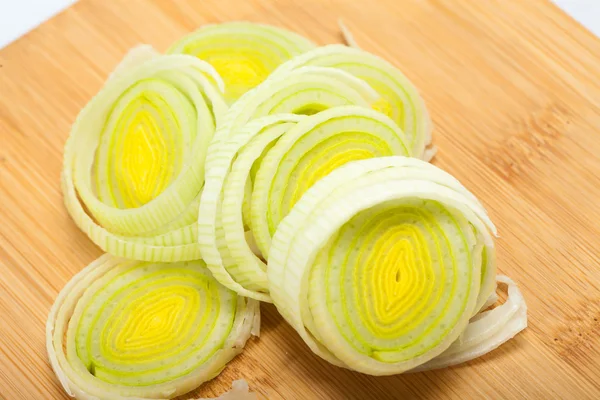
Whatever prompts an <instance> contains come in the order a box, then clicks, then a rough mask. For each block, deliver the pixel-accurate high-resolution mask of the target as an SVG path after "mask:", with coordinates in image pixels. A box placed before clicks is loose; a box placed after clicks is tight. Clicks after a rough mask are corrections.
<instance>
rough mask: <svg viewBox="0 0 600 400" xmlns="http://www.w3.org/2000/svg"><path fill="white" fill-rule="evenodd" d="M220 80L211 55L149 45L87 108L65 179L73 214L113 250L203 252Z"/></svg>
mask: <svg viewBox="0 0 600 400" xmlns="http://www.w3.org/2000/svg"><path fill="white" fill-rule="evenodd" d="M212 82H217V86H215V85H214V84H213V83H212ZM220 86H222V82H220V78H219V76H218V74H216V72H215V71H214V69H213V68H212V67H211V66H210V65H209V64H207V63H206V62H203V61H201V60H198V59H197V58H195V57H191V56H186V55H169V56H161V55H158V54H157V53H156V52H154V51H153V50H152V49H151V48H149V47H148V46H144V47H140V48H136V49H134V50H133V51H132V52H131V53H130V54H129V55H128V56H127V57H126V58H125V59H124V61H123V62H122V63H121V65H119V66H118V67H117V69H116V70H115V72H114V73H113V74H112V75H111V77H110V79H109V80H108V81H107V83H106V84H105V86H104V87H103V88H102V89H101V90H100V92H99V93H98V94H97V95H96V97H94V99H92V101H90V103H89V104H88V105H87V106H86V107H85V108H84V109H83V110H82V111H81V113H80V114H79V116H78V117H77V120H76V122H75V124H74V125H73V128H72V131H71V135H70V137H69V139H68V141H67V144H66V146H65V154H64V169H63V174H62V186H63V192H64V197H65V204H66V206H67V209H68V210H69V212H70V214H71V216H72V217H73V219H74V220H75V222H76V223H77V225H78V226H79V227H80V228H81V229H82V230H83V231H84V232H85V233H86V234H88V236H89V237H90V238H91V239H92V240H93V241H94V242H95V243H96V244H97V245H98V246H100V247H101V248H102V249H103V250H105V251H106V252H108V253H111V254H114V255H118V256H123V257H126V258H130V259H137V260H144V261H165V262H170V261H181V260H193V259H198V258H200V251H199V247H198V245H197V223H196V221H197V215H198V213H197V208H198V203H199V201H200V197H199V196H200V190H201V188H202V186H203V184H204V160H205V157H206V152H207V148H208V144H209V143H210V141H211V139H212V137H213V135H214V132H215V130H216V125H217V124H218V123H219V122H220V120H221V118H222V117H223V116H224V115H225V112H226V110H227V106H226V104H225V102H224V100H223V97H222V95H221V92H220V89H219V87H220Z"/></svg>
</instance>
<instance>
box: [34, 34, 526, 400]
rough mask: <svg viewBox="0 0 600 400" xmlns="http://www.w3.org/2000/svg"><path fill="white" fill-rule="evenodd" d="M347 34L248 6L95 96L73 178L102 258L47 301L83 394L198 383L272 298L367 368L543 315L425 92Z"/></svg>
mask: <svg viewBox="0 0 600 400" xmlns="http://www.w3.org/2000/svg"><path fill="white" fill-rule="evenodd" d="M342 29H343V33H344V36H345V37H346V39H347V42H348V44H349V46H345V45H327V46H323V47H317V46H316V45H315V44H313V43H312V42H311V41H309V40H308V39H305V38H304V37H302V36H300V35H298V34H296V33H293V32H289V31H287V30H284V29H281V28H276V27H272V26H267V25H260V24H254V23H249V22H231V23H223V24H216V25H209V26H206V27H203V28H201V29H199V30H198V31H196V32H194V33H192V34H190V35H188V36H186V37H184V38H182V39H180V40H179V41H177V42H176V43H175V44H173V45H172V47H171V48H170V49H169V50H168V51H167V54H160V53H158V52H157V51H155V50H154V49H152V48H151V47H150V46H140V47H137V48H134V49H133V50H131V51H130V52H129V54H128V55H127V56H126V57H125V59H124V60H123V61H122V62H121V64H119V65H118V66H117V68H116V69H115V71H114V72H113V73H112V74H111V76H110V77H109V78H108V80H107V82H106V83H105V85H104V87H103V88H102V89H101V90H100V92H99V93H98V94H97V95H96V96H95V97H94V98H93V99H92V100H91V101H90V102H89V103H88V104H87V105H86V106H85V107H84V108H83V110H82V111H81V113H80V114H79V116H78V117H77V120H76V121H75V124H74V125H73V128H72V131H71V135H70V137H69V139H68V141H67V144H66V146H65V153H64V169H63V174H62V187H63V193H64V198H65V204H66V207H67V209H68V211H69V213H70V214H71V216H72V217H73V220H74V221H75V223H76V224H77V225H78V226H79V228H81V230H82V231H83V232H85V233H86V234H87V235H88V236H89V238H90V239H91V240H92V241H93V242H94V243H96V244H97V245H98V246H99V247H100V248H101V249H102V250H104V251H105V252H106V253H107V254H105V255H103V256H102V257H100V258H99V259H97V260H96V261H94V262H92V263H91V264H90V265H89V266H88V267H86V268H84V269H83V270H82V271H81V272H80V273H78V274H77V275H75V276H74V277H73V279H72V280H71V281H70V282H69V283H67V285H66V286H65V288H64V289H63V290H62V291H61V293H60V294H59V295H58V297H57V299H56V302H55V304H54V306H53V307H52V309H51V311H50V316H49V318H48V324H47V329H46V337H47V348H48V354H49V358H50V361H51V364H52V367H53V368H54V371H55V372H56V375H57V376H58V378H59V380H60V382H61V384H62V385H63V387H64V389H65V391H66V392H67V393H68V394H70V395H71V396H75V397H77V398H80V399H133V398H135V399H158V398H160V399H170V398H174V397H176V396H180V395H182V394H185V393H187V392H189V391H191V390H193V389H195V388H196V387H198V386H200V385H201V384H202V383H203V382H206V381H208V380H210V379H212V378H214V377H215V376H217V375H218V374H219V373H220V372H221V370H222V369H223V368H224V367H225V366H226V364H227V363H228V362H229V361H230V360H231V359H233V358H234V357H235V356H236V355H237V354H239V353H240V352H241V351H242V350H243V347H244V345H245V344H246V342H247V340H248V339H249V338H250V336H251V335H252V334H254V335H255V336H258V332H259V325H260V312H259V301H265V302H272V303H274V304H275V306H276V307H277V309H278V310H279V312H280V313H281V315H282V316H283V317H284V318H285V319H286V320H287V322H289V324H290V325H291V326H292V327H293V328H294V329H295V330H296V331H297V332H298V334H299V335H300V336H301V337H302V339H303V340H304V341H305V342H306V343H307V345H308V346H309V347H310V349H311V350H312V351H313V352H314V353H315V354H317V355H319V356H320V357H322V358H324V359H325V360H327V361H329V362H330V363H332V364H334V365H337V366H340V367H344V368H348V369H352V370H355V371H359V372H362V373H366V374H372V375H390V374H399V373H403V372H407V371H420V370H426V369H435V368H441V367H446V366H449V365H454V364H457V363H461V362H464V361H467V360H471V359H473V358H476V357H479V356H481V355H483V354H485V353H487V352H489V351H491V350H493V349H495V348H496V347H498V346H500V345H501V344H502V343H504V342H505V341H507V340H509V339H510V338H512V337H513V336H514V335H516V334H517V333H518V332H520V331H521V330H523V329H524V328H525V327H526V326H527V307H526V305H525V301H524V299H523V297H522V295H521V293H520V291H519V290H518V288H517V286H516V285H515V283H514V282H513V281H512V280H510V279H509V278H507V277H504V276H497V274H496V255H495V247H494V235H495V232H496V228H495V227H494V225H493V223H492V221H491V220H490V218H489V217H488V215H487V213H486V211H485V209H484V207H483V206H482V204H481V203H480V202H479V201H478V200H477V198H475V196H474V195H473V194H471V193H470V192H469V191H468V190H467V189H465V188H464V187H463V186H462V185H461V184H460V182H458V181H457V180H456V179H455V178H453V177H452V176H451V175H449V174H448V173H446V172H444V171H442V170H440V169H439V168H437V167H435V166H433V165H432V164H429V163H428V161H430V160H431V158H432V157H433V155H434V154H435V151H436V149H435V148H434V147H433V146H432V144H431V129H432V126H431V122H430V118H429V114H428V112H427V109H426V108H425V104H424V102H423V100H422V98H421V97H420V95H419V93H418V91H417V89H416V88H415V87H414V86H413V84H412V83H411V82H410V81H409V80H408V79H407V78H406V77H405V76H404V74H402V73H401V72H400V71H399V70H398V69H397V68H396V67H394V66H393V65H392V64H390V63H389V62H387V61H385V60H383V59H381V58H379V57H377V56H375V55H373V54H370V53H368V52H366V51H364V50H362V49H359V48H358V47H357V45H356V42H355V41H354V39H353V38H352V35H351V34H350V32H349V31H348V30H347V29H346V28H345V27H343V26H342ZM497 282H500V283H502V284H506V285H507V286H508V298H507V300H506V301H505V302H504V303H503V304H502V305H499V306H497V307H495V308H492V309H490V307H491V306H492V305H494V304H495V303H496V301H497V299H498V296H497V295H496V285H497ZM236 396H240V397H239V398H244V399H253V398H256V395H255V394H254V393H248V387H247V384H246V383H245V382H236V383H235V384H234V390H233V391H232V392H229V393H228V394H226V395H224V396H223V398H228V399H235V398H238V397H236Z"/></svg>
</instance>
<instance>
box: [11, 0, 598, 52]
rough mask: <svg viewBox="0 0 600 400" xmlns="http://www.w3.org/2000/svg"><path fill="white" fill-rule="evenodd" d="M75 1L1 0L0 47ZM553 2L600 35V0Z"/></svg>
mask: <svg viewBox="0 0 600 400" xmlns="http://www.w3.org/2000/svg"><path fill="white" fill-rule="evenodd" d="M75 1H76V0H0V48H2V47H4V46H6V45H7V44H8V43H10V42H12V41H13V40H15V39H17V38H19V37H20V36H21V35H23V34H25V33H27V32H28V31H30V30H31V29H33V28H35V27H36V26H38V25H39V24H41V23H42V22H44V21H45V20H47V19H48V18H50V17H52V16H53V15H55V14H57V13H59V12H60V11H62V10H63V9H65V8H67V7H68V6H70V5H71V4H73V3H75ZM105 1H111V0H105ZM197 1H201V0H197ZM223 1H225V0H223ZM470 1H486V0H470ZM521 1H530V0H521ZM554 2H555V3H556V4H558V6H559V7H562V8H563V9H564V10H565V11H566V12H567V13H568V14H571V16H573V18H575V19H576V20H578V21H579V22H580V23H581V24H582V25H584V26H586V27H587V28H588V29H589V30H590V31H592V32H594V33H595V34H596V35H598V36H600V0H554Z"/></svg>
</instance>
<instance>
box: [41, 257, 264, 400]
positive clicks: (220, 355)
mask: <svg viewBox="0 0 600 400" xmlns="http://www.w3.org/2000/svg"><path fill="white" fill-rule="evenodd" d="M259 315H260V314H259V304H258V302H256V301H254V300H249V299H246V298H243V297H239V296H237V295H236V294H235V293H234V292H232V291H230V290H228V289H226V288H224V287H223V286H221V285H220V284H219V283H218V282H217V281H216V280H215V279H214V278H213V277H212V276H211V275H210V273H209V272H208V270H207V269H206V268H205V265H204V263H203V262H201V261H190V262H179V263H168V264H165V263H147V262H139V261H127V260H124V259H121V258H117V257H113V256H110V255H104V256H102V257H100V258H99V259H98V260H96V261H95V262H93V263H92V264H90V265H89V266H88V267H86V268H85V269H83V270H82V271H81V272H80V273H78V274H77V275H75V277H73V279H72V280H71V281H70V282H69V283H68V284H67V285H66V286H65V288H64V289H63V290H62V291H61V293H60V294H59V295H58V297H57V299H56V302H55V304H54V306H53V307H52V309H51V311H50V315H49V318H48V323H47V326H46V340H47V348H48V354H49V357H50V362H51V364H52V367H53V369H54V371H55V372H56V374H57V376H58V377H59V379H60V381H61V383H62V385H63V387H64V389H65V390H66V391H67V393H69V394H70V395H72V396H76V397H77V398H81V399H117V398H136V399H137V398H140V399H146V398H173V397H176V396H178V395H181V394H183V393H186V392H188V391H190V390H192V389H194V388H196V387H197V386H199V385H200V384H201V383H203V382H205V381H207V380H209V379H212V378H213V377H215V376H216V375H218V374H219V373H220V371H221V370H222V369H223V368H224V367H225V365H226V363H227V362H228V361H230V360H231V359H232V358H233V357H235V356H236V355H237V354H239V353H240V352H241V351H242V348H243V347H244V345H245V343H246V341H247V340H248V338H249V337H250V334H251V332H252V331H257V329H258V324H259V318H260V317H259Z"/></svg>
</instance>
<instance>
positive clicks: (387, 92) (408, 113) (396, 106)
mask: <svg viewBox="0 0 600 400" xmlns="http://www.w3.org/2000/svg"><path fill="white" fill-rule="evenodd" d="M342 27H343V25H342ZM344 32H345V34H347V33H346V32H347V30H346V31H344ZM350 38H351V36H350ZM306 66H319V67H331V68H338V69H341V70H344V71H346V72H348V73H350V74H352V75H354V76H356V77H358V78H360V79H362V80H364V81H365V82H367V83H368V84H369V85H370V86H371V87H373V89H375V90H376V91H377V93H378V94H379V96H378V98H377V100H376V101H375V102H373V103H372V107H373V108H374V109H376V110H378V111H380V112H382V113H384V114H386V115H387V116H389V117H390V118H392V119H393V120H394V121H395V122H396V123H397V124H398V126H400V128H402V130H403V131H404V132H405V133H406V135H407V139H408V142H409V145H410V148H411V152H412V154H413V156H414V157H418V158H422V159H425V160H426V161H429V160H430V159H431V158H432V157H433V154H434V152H435V151H434V150H431V149H427V146H429V145H430V143H431V120H430V118H429V113H428V112H427V108H426V107H425V103H424V102H423V99H422V98H421V96H420V95H419V92H418V91H417V89H416V88H415V86H414V85H413V84H412V83H411V82H410V81H409V80H408V78H407V77H406V76H404V74H402V72H400V70H398V69H397V68H396V67H394V66H393V65H392V64H390V63H389V62H387V61H385V60H384V59H382V58H380V57H377V56H376V55H373V54H371V53H368V52H366V51H364V50H361V49H359V48H357V47H348V46H344V45H339V44H334V45H329V46H324V47H319V48H316V49H314V50H311V51H308V52H306V53H304V54H302V55H300V56H298V57H295V58H293V59H292V60H290V61H288V62H286V63H285V64H282V65H281V66H280V67H279V68H278V69H277V70H275V72H274V73H273V75H272V78H270V79H275V78H277V77H278V76H279V74H286V73H289V72H290V71H293V70H295V69H297V68H301V67H306Z"/></svg>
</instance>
